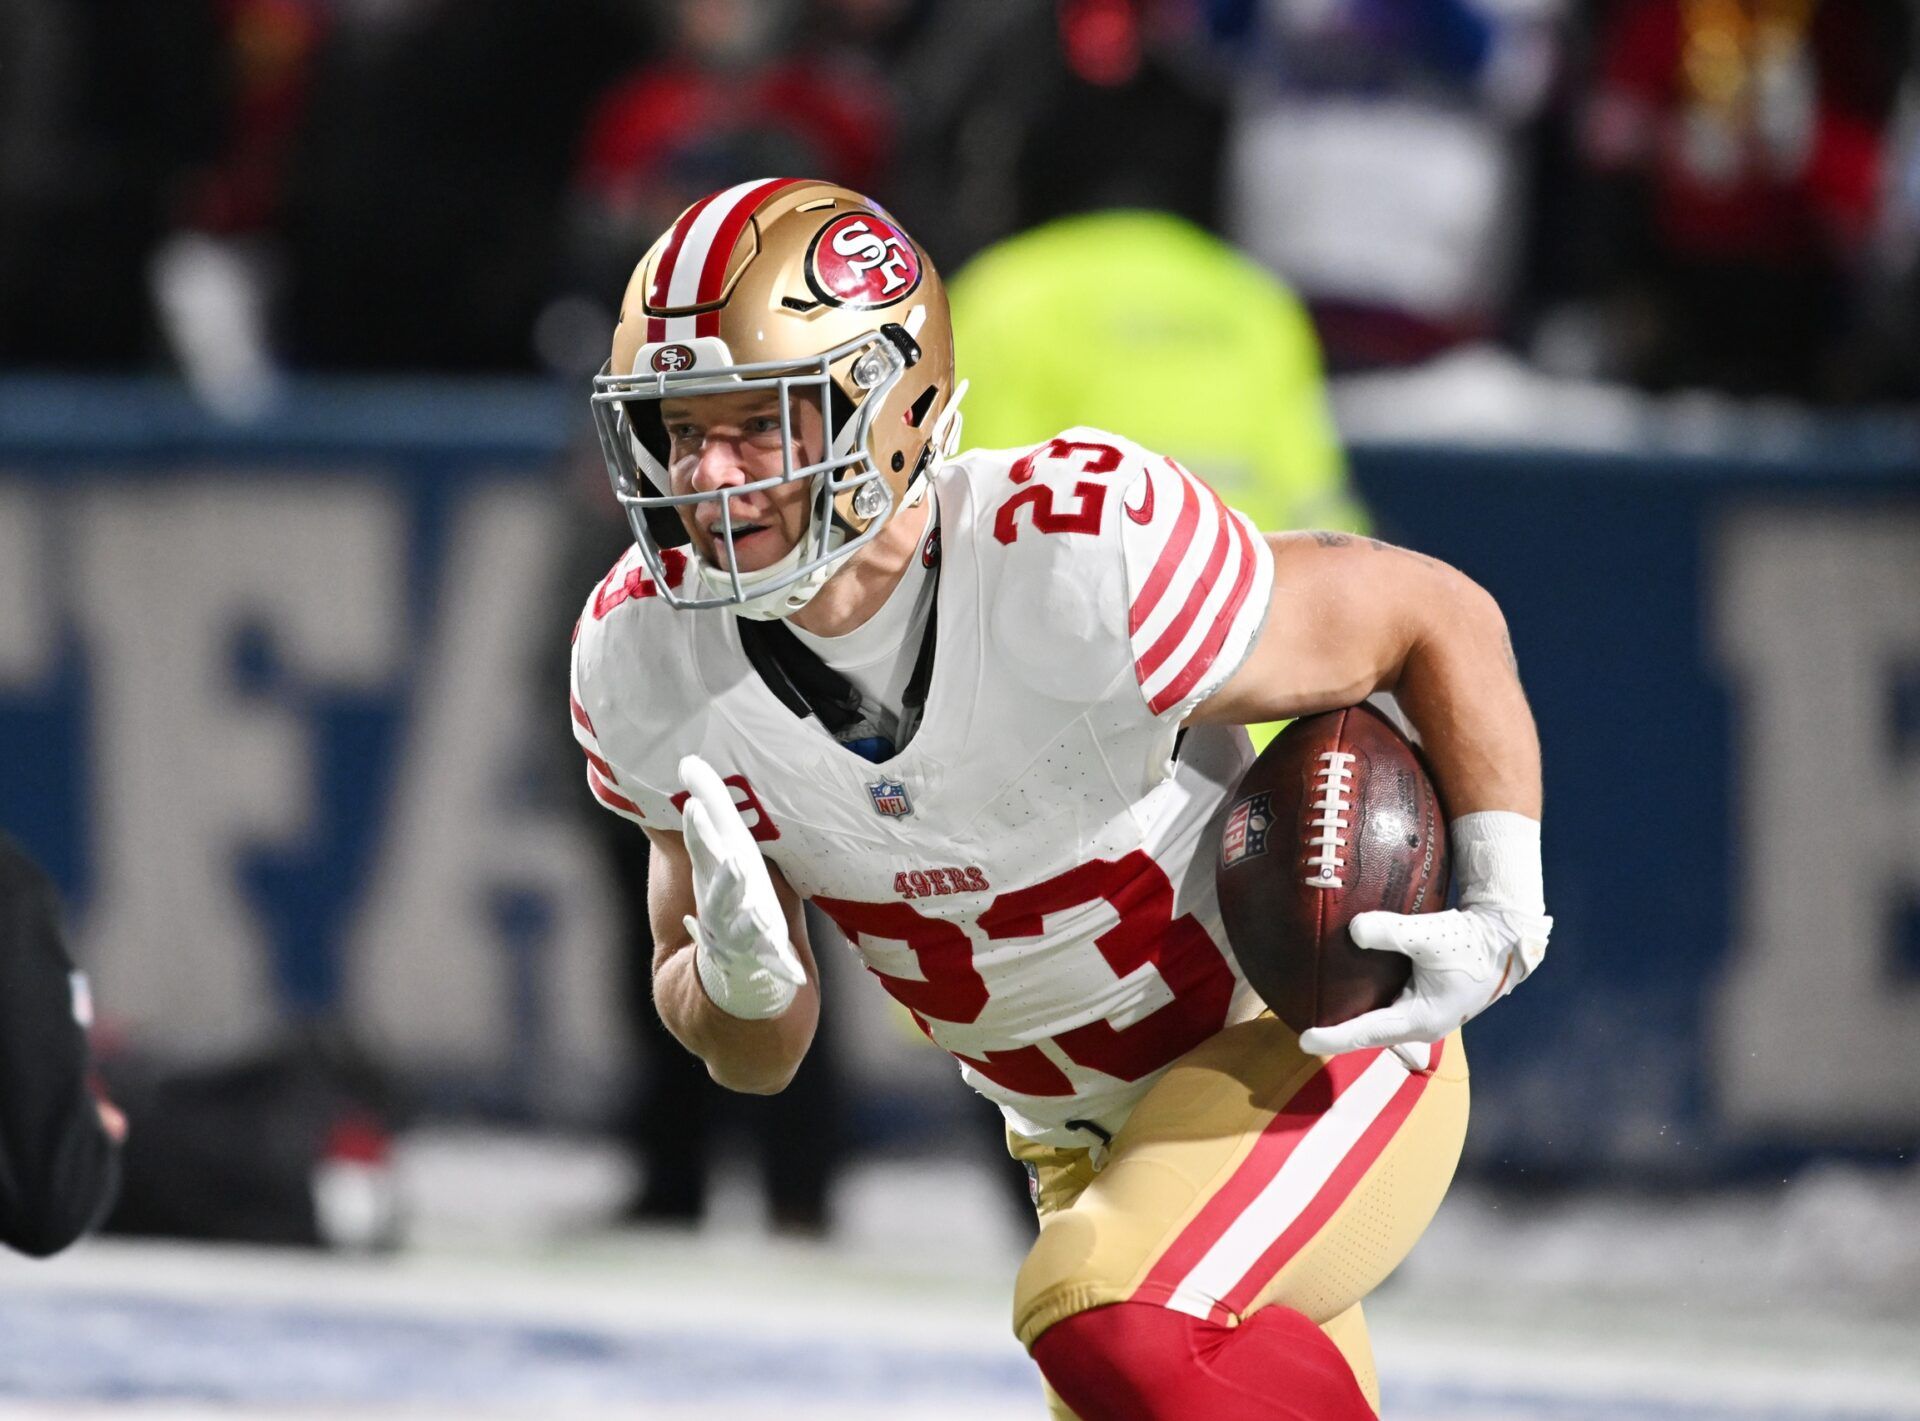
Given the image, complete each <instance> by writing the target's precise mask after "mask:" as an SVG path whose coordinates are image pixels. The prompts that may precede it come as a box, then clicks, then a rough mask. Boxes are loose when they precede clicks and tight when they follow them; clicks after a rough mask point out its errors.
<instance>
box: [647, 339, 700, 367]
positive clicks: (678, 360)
mask: <svg viewBox="0 0 1920 1421" xmlns="http://www.w3.org/2000/svg"><path fill="white" fill-rule="evenodd" d="M648 363H649V364H651V365H652V366H653V368H654V369H655V370H658V371H663V372H666V371H673V370H691V369H693V351H692V350H691V349H690V348H689V347H687V346H684V345H679V344H675V345H663V346H661V347H660V348H659V349H658V350H656V351H655V352H654V353H653V359H652V360H651V361H649V362H648Z"/></svg>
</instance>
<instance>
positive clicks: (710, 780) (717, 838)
mask: <svg viewBox="0 0 1920 1421" xmlns="http://www.w3.org/2000/svg"><path fill="white" fill-rule="evenodd" d="M680 783H681V785H682V786H683V787H684V788H685V789H686V791H687V796H688V798H687V807H686V811H685V813H684V814H683V815H682V816H681V818H682V832H683V834H684V835H685V838H686V843H687V857H688V858H689V859H691V860H692V861H693V901H694V903H695V905H696V906H697V907H698V909H699V914H698V916H693V915H689V916H688V917H686V918H685V919H683V921H684V922H685V923H686V926H687V931H688V932H689V933H690V934H692V936H693V951H694V959H693V960H694V966H695V967H696V968H697V969H698V970H699V973H700V985H701V986H702V987H705V988H706V990H707V995H708V996H709V997H711V998H712V999H713V1004H714V1005H715V1006H717V1007H719V1008H720V1010H721V1011H724V1012H726V1013H728V1014H729V1015H731V1016H737V1017H743V1018H745V1019H746V1020H749V1021H762V1020H765V1019H766V1018H768V1017H774V1016H778V1015H780V1013H781V1012H783V1011H785V1010H786V1009H787V1008H788V1007H790V1006H792V1005H793V999H794V995H795V994H796V993H797V992H798V991H799V990H800V988H801V986H802V985H803V984H804V983H805V982H806V980H807V974H806V970H805V969H804V968H803V967H801V965H800V958H799V956H798V955H797V954H796V953H795V952H794V950H793V944H792V943H791V942H789V941H788V940H787V915H786V914H785V913H784V912H783V911H782V910H781V908H780V900H779V898H778V897H776V896H775V894H774V891H773V879H772V878H771V877H769V876H768V874H767V865H766V861H765V860H764V859H762V858H761V857H760V849H759V846H758V845H756V844H755V843H754V842H753V833H752V831H751V830H749V829H748V828H747V822H746V820H744V819H742V818H741V817H740V811H739V809H738V808H737V807H736V806H735V805H734V802H733V795H732V794H731V793H729V792H728V790H727V787H726V785H725V784H723V783H721V780H720V776H719V775H717V774H715V773H714V769H713V766H711V765H709V764H708V763H707V762H706V761H705V760H702V759H701V758H700V757H699V756H698V755H688V756H687V757H686V758H685V759H683V760H681V762H680Z"/></svg>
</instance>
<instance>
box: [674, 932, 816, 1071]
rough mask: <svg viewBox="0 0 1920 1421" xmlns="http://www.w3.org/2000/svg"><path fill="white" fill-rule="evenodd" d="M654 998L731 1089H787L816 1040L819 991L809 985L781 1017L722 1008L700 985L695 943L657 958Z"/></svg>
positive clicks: (679, 1037)
mask: <svg viewBox="0 0 1920 1421" xmlns="http://www.w3.org/2000/svg"><path fill="white" fill-rule="evenodd" d="M653 999H654V1004H655V1005H656V1006H657V1007H658V1008H659V1011H660V1019H661V1020H662V1021H663V1022H665V1023H666V1026H667V1030H668V1031H670V1032H672V1033H673V1035H674V1037H675V1039H676V1040H678V1041H679V1042H680V1044H681V1045H683V1046H685V1047H686V1048H687V1049H688V1050H689V1051H691V1052H693V1054H694V1055H696V1056H698V1057H699V1058H700V1059H701V1060H702V1061H705V1062H706V1064H707V1074H708V1075H710V1076H712V1077H713V1078H714V1080H716V1081H718V1082H719V1083H720V1084H721V1085H723V1086H725V1087H726V1088H727V1089H728V1090H737V1091H741V1092H744V1093H746V1094H748V1095H773V1094H776V1093H777V1092H779V1091H782V1090H784V1089H786V1086H787V1083H788V1082H789V1081H791V1080H792V1079H793V1073H794V1072H795V1071H797V1070H798V1069H799V1068H800V1062H801V1060H802V1058H804V1057H805V1056H806V1054H807V1048H808V1046H810V1045H811V1044H812V1042H813V1033H814V1029H815V1028H816V1027H817V1026H818V1025H819V1021H820V994H819V993H818V992H817V991H816V990H815V989H814V987H813V985H812V983H808V984H807V985H806V986H803V987H801V988H800V989H799V991H798V993H797V994H796V995H795V997H794V999H793V1005H792V1006H790V1007H788V1008H787V1009H786V1010H785V1011H784V1012H782V1013H781V1014H780V1015H779V1016H776V1017H769V1018H767V1019H765V1020H762V1021H747V1020H744V1019H742V1018H740V1017H737V1016H734V1015H732V1014H730V1013H728V1012H725V1011H722V1010H721V1009H720V1008H719V1007H717V1006H715V1005H714V1002H713V999H712V998H711V997H709V996H708V995H707V991H706V988H705V987H703V986H701V985H700V973H699V972H698V970H697V969H696V968H695V965H694V949H693V946H692V944H691V943H686V944H683V945H682V946H681V947H680V948H679V949H678V950H677V951H669V952H666V953H663V954H662V955H661V956H660V957H659V958H657V959H656V964H655V968H654V975H653Z"/></svg>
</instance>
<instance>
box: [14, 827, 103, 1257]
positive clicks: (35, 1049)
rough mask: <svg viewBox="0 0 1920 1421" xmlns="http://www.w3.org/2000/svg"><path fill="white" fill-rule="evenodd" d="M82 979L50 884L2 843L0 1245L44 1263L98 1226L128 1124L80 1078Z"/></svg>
mask: <svg viewBox="0 0 1920 1421" xmlns="http://www.w3.org/2000/svg"><path fill="white" fill-rule="evenodd" d="M92 1017H93V1011H92V1003H91V1000H90V998H89V996H88V992H87V979H86V977H85V975H84V974H82V973H81V972H78V971H76V970H75V969H74V965H73V961H72V959H71V958H69V957H68V956H67V950H66V947H65V946H64V945H63V943H62V942H61V936H60V917H59V907H58V905H57V903H56V902H55V898H54V891H53V884H52V883H51V882H50V881H48V879H47V876H46V874H45V873H43V872H42V871H41V870H40V868H39V867H38V866H37V865H36V864H34V862H33V861H32V860H31V859H29V858H28V857H27V856H26V854H25V853H23V852H22V851H21V850H20V847H19V846H18V845H17V844H15V843H14V842H13V840H11V839H9V838H8V837H7V836H6V835H5V834H0V1243H4V1244H5V1245H6V1246H7V1247H9V1248H15V1249H18V1250H19V1251H20V1252H22V1253H28V1254H32V1255H33V1256H34V1257H36V1258H46V1257H49V1256H51V1255H53V1254H55V1253H58V1252H59V1251H60V1250H61V1249H63V1248H65V1247H67V1246H68V1245H69V1244H71V1243H72V1242H74V1240H76V1239H78V1238H79V1237H80V1236H81V1235H82V1234H84V1233H87V1232H88V1231H89V1230H91V1229H93V1228H94V1227H96V1226H97V1225H98V1224H99V1223H100V1222H101V1220H102V1219H104V1218H105V1217H106V1214H107V1211H108V1210H109V1209H110V1208H111V1207H112V1206H113V1201H114V1196H115V1193H116V1192H117V1189H118V1186H119V1153H120V1149H119V1147H120V1143H121V1141H123V1140H124V1139H126V1135H127V1122H126V1118H125V1117H124V1116H123V1115H121V1113H120V1112H119V1110H117V1109H116V1108H115V1107H114V1106H112V1105H111V1104H109V1103H108V1102H107V1101H106V1100H105V1099H104V1098H102V1097H100V1096H99V1095H96V1094H95V1091H94V1087H93V1085H92V1084H91V1083H90V1081H89V1079H88V1076H89V1072H90V1057H89V1053H88V1050H87V1028H88V1026H90V1025H91V1024H92Z"/></svg>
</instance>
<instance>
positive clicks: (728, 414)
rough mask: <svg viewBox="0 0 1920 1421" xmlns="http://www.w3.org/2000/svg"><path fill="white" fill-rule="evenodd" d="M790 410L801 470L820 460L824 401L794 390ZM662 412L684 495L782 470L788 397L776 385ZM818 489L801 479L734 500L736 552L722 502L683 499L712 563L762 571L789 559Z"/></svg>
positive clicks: (693, 399) (670, 405)
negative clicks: (782, 396)
mask: <svg viewBox="0 0 1920 1421" xmlns="http://www.w3.org/2000/svg"><path fill="white" fill-rule="evenodd" d="M788 409H789V411H790V412H791V416H792V420H793V467H794V468H796V469H797V468H799V467H801V466H802V465H803V464H811V463H814V462H815V461H817V460H818V459H819V458H820V455H821V451H822V450H823V449H824V448H825V446H826V440H825V432H824V428H823V425H824V421H823V420H822V418H821V415H820V406H819V403H818V401H817V400H815V399H813V398H811V397H808V396H805V395H801V394H795V395H793V396H791V397H790V399H789V401H788ZM660 418H661V420H662V422H663V423H664V424H665V426H666V431H667V472H668V474H669V475H670V477H671V480H672V484H673V491H674V492H675V493H676V494H680V493H710V492H712V491H714V490H715V489H724V488H733V487H736V486H738V485H741V484H750V483H754V482H756V481H758V480H760V479H767V478H777V477H778V476H779V474H780V471H781V468H782V464H781V460H780V438H781V435H780V397H779V395H778V394H777V393H776V392H775V391H772V390H743V391H741V392H740V393H739V394H737V395H736V394H724V395H692V396H688V397H687V398H684V399H677V400H665V401H662V402H661V406H660ZM812 487H813V480H811V479H795V480H794V481H793V482H792V483H786V484H775V485H774V486H773V487H772V488H764V489H760V490H758V491H757V492H754V493H743V494H737V495H734V496H732V497H730V498H728V499H727V500H726V503H727V511H728V513H729V515H730V516H731V517H732V519H733V546H732V549H731V551H729V549H728V547H727V543H726V538H725V537H724V535H723V532H722V526H721V517H720V500H718V499H715V500H713V501H711V502H707V503H690V504H682V505H681V506H680V509H679V513H680V521H681V522H683V523H685V524H686V525H687V532H688V534H689V536H691V537H692V539H693V545H694V548H695V549H696V550H697V551H698V552H699V554H700V556H701V557H702V558H704V559H706V561H707V562H708V563H709V564H710V565H711V566H713V567H718V568H725V567H735V568H737V570H738V571H740V572H757V571H759V570H760V569H761V568H763V567H768V566H770V565H772V564H773V563H776V562H778V561H779V560H780V559H781V558H783V557H785V556H786V555H787V553H788V552H789V551H791V550H792V548H793V546H794V545H795V544H796V543H798V542H799V541H800V537H801V535H802V534H803V533H805V532H806V530H807V504H808V501H809V498H810V495H811V492H812Z"/></svg>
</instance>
